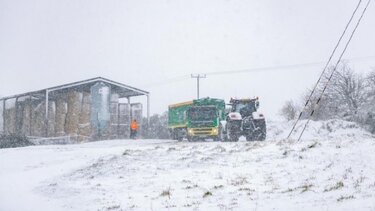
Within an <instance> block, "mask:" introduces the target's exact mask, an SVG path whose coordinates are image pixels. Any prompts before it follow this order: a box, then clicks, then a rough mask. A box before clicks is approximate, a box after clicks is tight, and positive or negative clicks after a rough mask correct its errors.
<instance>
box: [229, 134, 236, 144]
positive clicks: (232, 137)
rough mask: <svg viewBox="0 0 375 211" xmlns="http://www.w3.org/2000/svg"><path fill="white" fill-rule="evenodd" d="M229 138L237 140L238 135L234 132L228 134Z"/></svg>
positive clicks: (233, 140)
mask: <svg viewBox="0 0 375 211" xmlns="http://www.w3.org/2000/svg"><path fill="white" fill-rule="evenodd" d="M229 140H230V141H232V142H237V141H238V136H237V135H235V134H229Z"/></svg>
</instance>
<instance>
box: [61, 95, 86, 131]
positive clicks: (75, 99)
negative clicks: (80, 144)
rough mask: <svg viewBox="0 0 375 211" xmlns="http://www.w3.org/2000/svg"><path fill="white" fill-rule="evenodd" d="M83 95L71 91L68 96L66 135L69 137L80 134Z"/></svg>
mask: <svg viewBox="0 0 375 211" xmlns="http://www.w3.org/2000/svg"><path fill="white" fill-rule="evenodd" d="M81 99H82V94H81V93H79V92H77V91H70V92H68V94H67V107H68V110H67V115H66V119H65V133H66V134H67V135H77V134H78V124H79V114H80V113H81Z"/></svg>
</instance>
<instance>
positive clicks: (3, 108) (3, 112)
mask: <svg viewBox="0 0 375 211" xmlns="http://www.w3.org/2000/svg"><path fill="white" fill-rule="evenodd" d="M5 101H6V99H4V100H3V133H4V134H5V105H6V103H5Z"/></svg>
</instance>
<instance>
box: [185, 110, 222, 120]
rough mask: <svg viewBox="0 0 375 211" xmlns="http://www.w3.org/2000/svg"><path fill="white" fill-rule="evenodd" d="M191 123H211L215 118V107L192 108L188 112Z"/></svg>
mask: <svg viewBox="0 0 375 211" xmlns="http://www.w3.org/2000/svg"><path fill="white" fill-rule="evenodd" d="M188 117H189V119H190V120H191V121H212V120H213V119H215V118H216V117H217V112H216V108H215V107H192V108H190V109H189V111H188Z"/></svg>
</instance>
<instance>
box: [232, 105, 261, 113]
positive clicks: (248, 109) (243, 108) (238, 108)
mask: <svg viewBox="0 0 375 211" xmlns="http://www.w3.org/2000/svg"><path fill="white" fill-rule="evenodd" d="M255 110H256V109H255V103H253V102H242V103H238V104H236V105H234V106H233V107H232V112H238V113H241V114H242V113H246V114H248V113H250V114H252V113H253V112H254V111H255Z"/></svg>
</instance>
